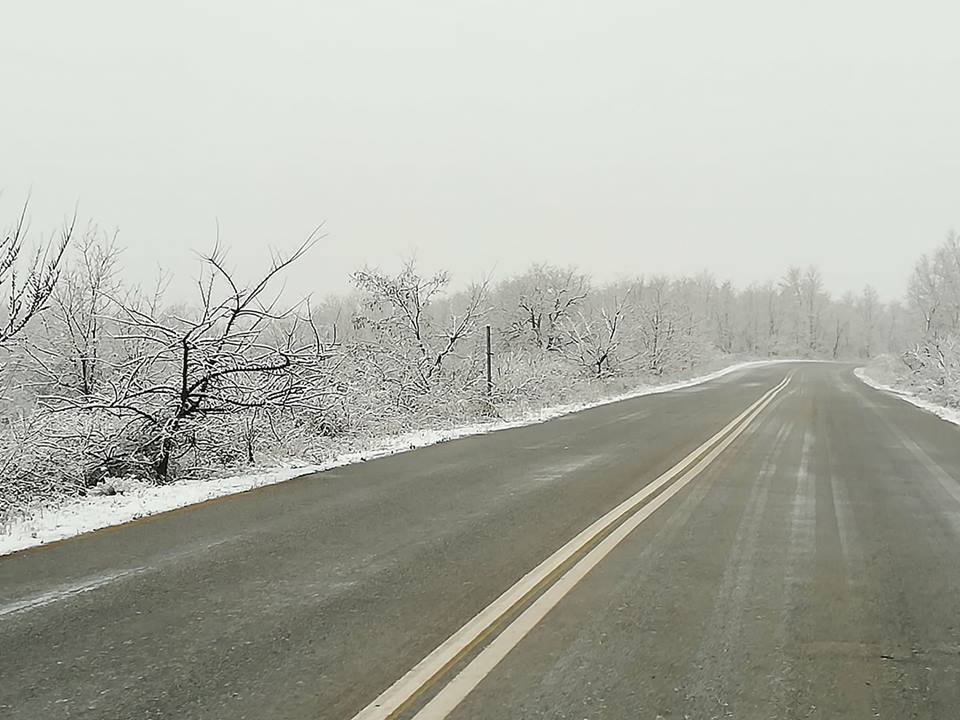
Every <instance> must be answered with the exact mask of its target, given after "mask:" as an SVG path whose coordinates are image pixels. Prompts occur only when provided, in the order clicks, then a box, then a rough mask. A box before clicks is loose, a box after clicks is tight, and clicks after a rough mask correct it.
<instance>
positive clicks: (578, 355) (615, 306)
mask: <svg viewBox="0 0 960 720" xmlns="http://www.w3.org/2000/svg"><path fill="white" fill-rule="evenodd" d="M631 300H632V288H627V289H625V290H624V291H622V292H614V293H613V296H612V297H611V298H609V300H608V301H607V302H601V303H600V304H599V307H596V308H593V309H592V311H590V310H581V311H579V312H578V315H577V318H576V319H573V318H570V319H568V320H567V322H566V323H565V328H564V332H565V335H566V339H567V341H566V342H565V343H564V351H563V352H564V356H565V357H568V358H570V359H571V360H572V361H573V362H574V363H575V364H577V365H578V366H580V367H581V368H583V369H584V370H586V371H587V372H588V373H589V374H590V375H592V376H593V377H595V378H597V379H600V378H603V377H607V376H609V375H612V374H614V373H615V372H616V370H617V367H618V363H621V362H628V361H629V360H632V359H633V358H635V357H637V356H638V355H639V354H640V352H639V351H634V352H630V353H627V354H625V355H622V356H621V354H620V352H619V351H620V350H621V347H622V341H623V334H624V325H625V324H626V322H627V321H628V317H627V316H628V314H629V313H630V311H631V310H632V306H631V304H630V301H631Z"/></svg>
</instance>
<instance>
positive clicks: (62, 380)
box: [24, 226, 120, 397]
mask: <svg viewBox="0 0 960 720" xmlns="http://www.w3.org/2000/svg"><path fill="white" fill-rule="evenodd" d="M119 256H120V251H119V249H118V247H117V243H116V234H114V235H112V236H111V235H107V234H103V233H100V232H99V231H98V230H97V228H96V227H94V226H91V227H90V228H88V229H87V231H86V233H84V235H83V237H82V238H80V240H79V242H78V243H77V244H76V255H75V259H73V258H71V262H69V263H68V264H67V265H66V267H65V268H64V271H63V273H62V276H61V278H60V281H59V282H58V283H57V286H56V287H55V289H54V291H53V294H52V295H51V300H50V303H51V311H50V312H49V313H47V314H45V315H44V316H43V318H42V320H43V333H42V335H41V336H40V337H38V338H36V339H33V340H31V341H30V342H28V343H26V344H25V345H24V347H25V350H26V352H27V353H28V354H29V355H30V357H31V358H32V360H33V363H34V368H35V371H36V374H37V375H38V376H39V379H40V381H41V382H42V383H43V384H44V385H45V386H46V387H49V388H59V390H60V391H62V392H73V393H76V394H78V395H80V396H84V397H85V396H90V395H92V394H94V392H96V390H97V389H98V388H99V386H100V384H101V383H102V382H103V381H104V376H105V371H106V362H105V359H104V358H103V357H102V354H103V352H104V350H105V344H107V343H108V342H109V338H108V337H107V325H108V324H109V323H110V322H111V321H112V320H113V318H112V317H110V314H109V313H110V311H112V310H115V301H114V298H116V297H117V296H118V295H119V292H120V279H119V275H118V259H119Z"/></svg>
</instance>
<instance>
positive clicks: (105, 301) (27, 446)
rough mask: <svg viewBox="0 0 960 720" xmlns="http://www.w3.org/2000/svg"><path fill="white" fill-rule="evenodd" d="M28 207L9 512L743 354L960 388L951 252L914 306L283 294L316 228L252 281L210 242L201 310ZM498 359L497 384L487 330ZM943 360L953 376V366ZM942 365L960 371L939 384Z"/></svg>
mask: <svg viewBox="0 0 960 720" xmlns="http://www.w3.org/2000/svg"><path fill="white" fill-rule="evenodd" d="M26 218H27V208H26V206H25V207H24V208H23V210H22V211H21V212H20V213H19V214H18V215H17V217H16V218H15V219H14V222H13V223H12V224H11V226H10V230H9V231H8V232H6V233H4V236H3V237H4V239H3V244H2V245H0V294H2V298H3V303H4V308H5V317H4V319H3V323H2V328H0V349H2V363H3V365H2V370H3V378H4V386H3V387H4V393H3V402H2V413H0V421H2V427H0V432H2V436H0V463H2V468H0V469H2V472H3V474H2V476H0V477H2V480H0V483H2V492H0V518H2V517H3V516H4V515H9V514H10V513H11V512H14V511H16V510H17V509H20V508H23V507H24V506H25V505H27V504H29V503H31V502H36V501H38V500H45V499H49V498H51V497H59V496H63V495H66V496H70V495H76V494H78V493H83V492H85V491H86V489H88V488H91V487H93V486H95V485H96V484H97V483H99V482H101V481H102V480H104V479H105V478H108V477H122V476H127V475H133V476H137V477H144V478H151V479H153V480H154V481H156V482H167V481H169V480H171V479H174V478H178V477H191V476H207V475H210V474H211V473H216V472H220V471H222V470H224V469H229V468H235V467H240V466H243V465H249V464H254V463H262V462H267V461H271V460H277V459H284V458H297V459H300V460H305V461H309V460H314V459H318V458H322V457H323V456H324V455H325V454H326V453H329V452H331V448H334V449H335V448H338V447H342V444H343V442H347V441H350V440H353V441H356V440H358V439H363V438H370V437H377V436H382V435H389V434H396V433H402V432H404V431H410V430H417V429H423V428H429V427H436V426H440V425H445V424H452V423H457V422H464V421H468V420H473V419H480V418H485V417H490V416H496V415H511V414H516V413H519V412H522V411H523V410H526V409H532V408H537V407H542V406H543V405H546V404H556V403H558V402H563V401H566V400H575V399H578V398H581V397H584V396H587V395H591V396H597V395H598V394H603V393H604V392H609V391H613V390H616V389H627V388H629V387H630V386H634V385H637V384H640V383H644V382H659V381H662V380H664V379H666V378H673V377H678V376H681V375H683V374H691V373H693V372H695V371H697V369H698V368H705V367H708V366H718V365H719V364H722V363H723V362H724V361H725V360H729V359H730V358H734V357H744V358H747V357H756V358H766V357H802V358H824V359H838V360H839V359H857V360H869V359H871V358H873V357H875V356H876V355H878V354H881V353H887V352H894V353H897V354H898V355H900V356H902V358H903V359H904V365H905V367H907V368H909V369H910V371H911V372H913V371H914V370H916V372H918V373H923V374H924V375H925V376H926V375H930V376H933V375H934V374H935V373H934V369H935V368H937V367H939V368H941V369H943V373H942V374H943V377H942V381H943V382H955V381H956V379H957V376H956V375H955V374H954V375H950V373H951V372H952V373H955V372H956V361H955V357H956V352H955V350H956V337H957V333H958V328H960V248H958V240H957V238H956V236H953V235H951V236H950V237H949V238H948V239H947V240H946V242H945V243H944V244H943V246H942V247H941V248H940V249H939V250H938V251H937V253H935V254H934V255H933V256H931V257H929V258H922V259H921V260H920V261H919V262H918V264H917V267H916V269H915V272H914V274H913V279H912V281H911V284H910V291H909V293H908V298H906V302H903V303H901V302H888V303H884V302H882V301H881V300H880V298H879V296H878V294H877V293H876V291H875V290H874V289H873V288H871V287H870V286H866V287H864V288H863V289H862V290H861V291H860V292H858V293H856V294H853V293H848V294H845V295H843V296H841V297H834V296H832V295H831V294H830V293H829V292H828V291H827V290H826V289H825V288H824V284H823V279H822V277H821V275H820V272H819V271H818V269H817V268H815V267H808V268H806V269H802V268H799V267H790V268H788V269H787V270H786V272H785V273H784V274H783V275H782V276H781V277H780V278H778V279H776V280H771V281H769V282H767V283H763V284H755V285H750V286H748V287H745V288H737V287H735V286H734V285H733V284H732V283H730V282H726V281H719V280H717V279H715V278H714V277H713V276H711V275H710V274H707V273H703V274H700V275H696V276H692V277H679V278H670V277H666V276H663V275H656V274H654V275H646V274H641V273H638V274H636V275H635V276H632V277H625V278H623V279H619V280H617V281H614V282H607V283H598V282H596V281H594V280H593V279H592V278H591V277H590V276H589V274H588V273H585V272H583V271H581V270H578V269H576V268H570V267H561V266H558V265H555V264H552V263H550V262H549V261H545V262H543V263H538V264H534V265H532V266H531V267H529V268H528V269H527V270H525V271H524V272H521V273H518V274H516V275H513V276H510V277H505V278H493V277H487V278H484V279H482V280H481V281H479V282H476V283H473V284H471V285H470V286H468V287H466V288H464V289H460V290H456V291H454V290H452V289H451V285H450V283H451V278H450V276H449V274H448V273H446V272H435V273H431V272H425V271H424V270H423V269H422V268H421V266H420V265H419V264H418V263H417V262H416V261H414V260H409V261H407V262H405V263H404V264H403V265H402V267H400V268H399V269H398V270H396V271H393V272H387V271H384V270H381V269H378V268H369V267H368V268H361V269H358V270H357V271H356V272H355V273H354V274H353V275H352V276H351V278H350V279H351V283H352V288H353V289H352V291H351V292H349V293H346V294H343V295H341V296H326V297H323V298H320V299H319V300H316V299H311V298H307V297H304V298H291V297H288V296H287V293H286V292H285V291H284V288H283V284H282V279H283V278H282V276H283V274H284V272H285V271H286V270H287V269H288V268H289V267H290V266H291V265H293V264H295V263H303V262H315V261H316V260H317V259H318V257H319V256H320V255H322V252H323V247H322V244H321V242H320V240H321V236H320V234H319V233H314V234H312V235H311V236H309V237H308V238H307V239H306V240H305V241H304V242H302V243H300V244H298V245H296V246H295V247H294V248H293V249H292V250H291V251H290V252H288V253H286V254H278V253H275V254H272V255H270V256H269V258H268V259H267V264H266V266H265V270H264V271H263V272H261V273H260V274H259V276H256V277H253V278H251V279H248V280H243V279H241V278H238V277H237V276H236V274H235V273H234V272H233V271H232V270H231V268H230V264H229V256H228V253H227V252H226V249H225V248H224V247H223V246H221V245H219V244H217V245H214V247H213V248H212V249H211V250H210V251H209V252H208V253H206V254H203V255H201V256H200V257H199V261H198V262H199V267H198V268H197V277H198V280H197V282H196V285H195V287H194V292H193V295H192V297H190V298H170V297H168V296H167V293H166V283H165V282H164V280H163V278H161V279H160V280H159V282H158V283H157V284H156V285H155V286H154V287H151V288H142V287H135V286H131V285H129V284H128V283H126V282H125V281H124V278H123V268H122V259H123V254H122V251H121V249H120V246H119V244H118V239H117V237H116V235H115V234H109V233H105V232H102V231H101V230H100V229H98V228H97V227H96V226H89V227H87V228H85V229H82V230H81V229H78V227H77V223H76V220H75V218H74V219H71V220H70V221H68V222H67V223H65V224H64V226H63V228H62V229H61V230H60V231H59V232H58V233H57V234H56V236H55V237H54V238H53V239H52V240H51V241H49V242H47V243H40V244H38V245H37V248H38V249H34V250H32V251H28V249H27V248H28V245H27V243H26V235H27V234H28V233H27V232H26V230H27V223H26ZM484 325H490V326H491V329H492V335H493V346H494V361H493V366H494V378H493V380H494V382H493V390H492V393H489V394H488V393H487V388H486V383H485V377H484V374H485V357H484V351H485V347H484V342H483V332H482V330H483V326H484ZM951 363H953V364H952V365H951ZM947 368H949V370H947Z"/></svg>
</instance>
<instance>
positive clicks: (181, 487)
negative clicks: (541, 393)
mask: <svg viewBox="0 0 960 720" xmlns="http://www.w3.org/2000/svg"><path fill="white" fill-rule="evenodd" d="M782 362H791V361H789V360H759V361H751V362H741V363H737V364H735V365H730V366H727V367H725V368H723V369H721V370H717V371H715V372H712V373H709V374H706V375H700V376H698V377H694V378H690V379H687V380H682V381H679V382H673V383H669V384H664V385H653V386H641V387H638V388H635V389H633V390H631V391H629V392H626V393H621V394H619V395H614V396H610V397H605V398H602V399H599V400H594V401H590V402H575V403H568V404H566V405H557V406H554V407H548V408H543V409H540V410H537V411H534V412H530V413H527V414H524V415H523V416H521V417H518V418H513V419H510V420H501V421H491V422H483V423H474V424H470V425H462V426H459V427H454V428H448V429H441V430H422V431H418V432H413V433H406V434H403V435H396V436H393V437H389V438H374V439H372V440H371V442H370V446H369V448H368V449H365V450H363V451H359V452H351V453H346V454H342V455H339V456H337V457H335V458H333V459H331V460H329V461H327V462H324V463H321V464H318V465H306V464H304V465H288V466H284V467H275V468H270V469H267V470H262V471H259V472H253V473H249V474H244V475H238V476H235V477H228V478H218V479H210V480H182V481H177V482H173V483H170V484H169V485H159V486H158V485H153V484H150V483H148V482H145V481H139V480H132V479H125V480H119V481H116V482H114V483H113V488H114V489H115V490H116V494H113V495H91V496H88V497H85V498H82V499H77V500H72V501H70V502H67V503H65V504H62V505H59V506H56V507H46V508H43V507H41V508H36V509H34V510H33V511H31V512H28V513H27V514H26V515H25V516H23V517H21V518H19V519H16V520H14V521H13V522H11V523H9V524H8V525H7V526H6V527H3V528H0V555H5V554H8V553H12V552H16V551H17V550H22V549H24V548H28V547H33V546H36V545H42V544H44V543H49V542H53V541H56V540H62V539H64V538H69V537H73V536H75V535H79V534H82V533H86V532H90V531H92V530H97V529H100V528H104V527H108V526H111V525H119V524H121V523H125V522H129V521H131V520H135V519H137V518H141V517H145V516H147V515H155V514H157V513H162V512H166V511H168V510H175V509H176V508H181V507H185V506H187V505H193V504H196V503H200V502H204V501H206V500H211V499H213V498H217V497H222V496H224V495H232V494H235V493H241V492H244V491H246V490H251V489H253V488H256V487H261V486H263V485H271V484H274V483H279V482H283V481H285V480H291V479H293V478H296V477H301V476H304V475H310V474H313V473H317V472H321V471H323V470H330V469H332V468H336V467H342V466H344V465H350V464H352V463H358V462H364V461H367V460H372V459H374V458H378V457H385V456H387V455H394V454H396V453H401V452H405V451H408V450H414V449H416V448H420V447H425V446H428V445H434V444H436V443H439V442H444V441H446V440H455V439H457V438H462V437H466V436H468V435H479V434H481V433H488V432H493V431H496V430H506V429H508V428H514V427H520V426H523V425H532V424H535V423H541V422H546V421H547V420H551V419H553V418H556V417H559V416H561V415H567V414H569V413H572V412H577V411H579V410H586V409H588V408H591V407H597V406H600V405H606V404H609V403H613V402H618V401H620V400H628V399H631V398H636V397H641V396H643V395H653V394H657V393H665V392H670V391H672V390H680V389H682V388H687V387H692V386H694V385H700V384H702V383H705V382H709V381H711V380H716V379H717V378H720V377H723V376H724V375H728V374H730V373H732V372H736V371H738V370H744V369H746V368H750V367H759V366H763V365H771V364H776V363H782Z"/></svg>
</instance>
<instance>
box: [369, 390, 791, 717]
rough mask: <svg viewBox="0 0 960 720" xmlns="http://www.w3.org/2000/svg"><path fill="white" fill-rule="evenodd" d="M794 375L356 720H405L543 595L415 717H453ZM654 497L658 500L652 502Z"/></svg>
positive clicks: (572, 543)
mask: <svg viewBox="0 0 960 720" xmlns="http://www.w3.org/2000/svg"><path fill="white" fill-rule="evenodd" d="M791 377H792V374H791V375H788V376H787V377H785V378H784V379H783V380H782V381H781V382H780V383H779V384H778V385H777V386H776V387H774V388H772V389H771V390H769V391H767V392H766V393H764V395H763V396H762V397H761V398H760V399H759V400H757V401H756V402H754V403H753V404H752V405H750V407H748V408H747V409H746V410H744V411H743V412H742V413H740V414H739V415H737V417H735V418H734V419H733V420H731V421H730V422H729V423H727V425H725V426H724V427H723V428H722V429H721V430H720V431H719V432H717V433H716V434H715V435H713V436H712V437H711V438H710V439H708V440H707V441H706V442H704V443H703V444H702V445H700V446H699V447H698V448H697V449H696V450H694V451H693V452H691V453H690V454H689V455H687V456H686V457H685V458H683V460H681V461H680V462H678V463H677V464H676V465H674V466H673V467H671V468H670V469H669V470H667V471H666V472H665V473H663V474H662V475H660V477H658V478H657V479H656V480H654V481H653V482H651V483H649V484H648V485H646V486H645V487H644V488H643V489H642V490H640V491H639V492H637V493H636V494H634V495H632V496H631V497H629V498H628V499H627V500H625V501H623V502H622V503H620V504H619V505H617V506H616V507H615V508H613V509H612V510H610V511H609V512H608V513H606V514H605V515H604V516H603V517H601V518H599V519H598V520H596V521H595V522H594V523H592V524H591V525H590V526H589V527H587V528H586V529H585V530H583V531H582V532H580V533H579V534H578V535H577V536H576V537H574V538H573V539H571V540H569V541H568V542H567V543H566V544H565V545H564V546H563V547H561V548H560V549H559V550H557V551H556V552H554V553H553V554H552V555H551V556H550V557H548V558H547V559H546V560H544V561H543V562H542V563H540V564H539V565H538V566H537V567H535V568H534V569H533V570H531V571H530V572H529V573H527V574H526V575H524V576H523V577H522V578H520V580H519V581H517V583H516V584H514V585H513V586H512V587H510V588H509V589H508V590H507V591H506V592H504V593H503V594H502V595H501V596H500V597H498V598H497V599H496V600H494V601H493V602H492V603H490V604H489V605H488V606H487V607H485V608H484V609H483V610H481V611H480V612H479V613H477V614H476V615H475V616H474V617H473V618H472V619H470V620H469V621H468V622H467V623H466V624H465V625H464V626H463V627H461V628H460V629H459V630H457V632H455V633H454V634H453V635H451V636H450V637H449V638H447V639H446V640H445V641H444V642H443V643H441V644H440V645H439V646H438V647H437V648H436V649H435V650H434V651H433V652H431V653H430V654H429V655H427V656H426V657H425V658H424V659H423V660H421V661H420V662H419V663H417V664H416V666H414V667H413V668H412V669H411V670H410V671H409V672H408V673H407V674H406V675H404V676H403V677H402V678H400V679H399V680H397V681H396V682H395V683H394V684H393V685H391V686H390V687H389V688H387V689H386V690H384V691H383V692H382V693H381V694H380V695H379V697H377V699H376V700H374V701H373V702H372V703H370V704H369V705H367V707H365V708H364V709H363V710H361V711H360V712H359V713H357V714H356V715H355V716H354V718H353V720H393V718H396V717H398V716H399V715H400V714H401V713H402V712H403V711H404V710H406V709H407V708H409V707H410V706H411V705H412V704H413V703H414V702H415V701H416V700H417V699H418V698H419V697H421V696H422V695H423V694H424V693H425V692H427V691H428V690H430V689H431V688H433V687H434V686H435V685H436V684H437V683H438V682H439V681H440V680H441V679H442V678H443V677H444V676H445V675H446V673H447V672H448V671H449V670H450V669H451V668H452V667H453V666H454V665H456V664H457V663H458V662H459V661H460V660H462V659H463V658H464V656H466V655H467V654H469V653H470V652H471V651H473V650H475V649H476V648H477V647H478V646H479V645H480V644H481V643H482V642H483V641H484V640H485V639H486V638H488V637H489V636H490V635H492V634H493V633H494V632H495V631H496V630H497V629H498V628H500V627H501V626H502V625H503V624H504V623H505V622H506V621H507V620H508V619H509V618H510V617H511V616H512V615H514V614H515V613H516V612H517V611H518V610H519V609H520V608H522V607H523V606H524V605H526V604H527V603H528V602H530V601H531V600H532V599H533V598H536V599H535V600H533V602H530V604H529V606H527V607H526V608H525V609H524V610H523V612H520V613H519V615H517V616H516V618H515V619H513V621H512V622H510V624H509V625H507V627H506V628H505V629H504V630H503V631H502V632H501V633H500V634H499V635H497V636H496V637H495V638H494V639H493V640H492V641H491V642H490V643H489V644H488V645H487V646H486V647H485V648H483V650H482V651H481V652H479V653H478V654H477V656H476V657H474V658H473V659H472V660H471V661H470V662H469V663H468V664H467V665H466V666H465V667H463V668H462V669H461V670H460V671H459V672H458V673H457V675H456V676H454V677H453V678H452V679H451V680H450V681H449V682H448V683H447V684H446V685H445V686H444V687H443V688H442V689H441V690H440V691H439V692H438V693H437V694H436V695H435V696H434V697H433V698H432V699H431V700H430V701H429V702H428V703H427V704H426V705H424V706H423V708H421V710H420V711H419V712H418V713H417V714H416V715H415V716H414V718H415V720H441V719H442V718H445V717H446V716H447V715H448V714H449V713H450V712H451V711H452V710H453V709H454V708H455V707H456V706H457V705H458V704H459V703H460V702H461V701H462V700H463V699H464V698H465V697H466V696H467V694H469V693H470V692H471V691H472V690H473V689H474V688H475V687H476V686H477V685H478V684H479V683H480V681H481V680H482V679H483V678H484V677H485V676H486V675H487V674H488V673H489V672H490V670H492V669H493V668H494V667H495V666H496V665H497V663H499V662H500V660H502V659H503V658H504V657H505V656H506V654H507V653H508V652H509V651H510V650H511V649H512V648H513V647H514V646H515V645H516V644H517V643H518V642H520V640H521V639H523V637H524V636H525V635H526V634H527V633H528V632H529V631H530V630H531V629H533V627H534V626H536V624H537V623H538V622H540V620H542V619H543V617H544V616H545V615H546V614H547V613H548V612H549V611H550V610H551V609H552V608H553V607H554V606H555V605H556V604H557V603H558V602H560V600H561V598H563V596H564V595H566V594H567V593H568V592H570V590H572V589H573V587H574V586H575V585H576V584H577V583H578V582H579V581H580V580H581V579H582V578H583V577H584V576H585V575H586V574H587V573H588V572H590V570H591V569H593V567H594V566H596V565H597V563H599V562H600V561H601V560H602V559H603V558H604V557H605V556H606V555H607V554H608V553H609V552H610V551H611V550H613V548H615V547H616V546H617V545H618V544H619V543H620V542H622V541H623V539H624V538H626V537H627V536H628V535H629V534H630V533H631V532H632V531H633V530H634V529H635V528H636V527H637V526H638V525H640V523H642V522H643V521H644V520H646V519H647V518H648V517H650V515H652V514H653V513H654V512H655V511H656V510H657V509H659V508H660V507H661V506H663V504H664V503H666V502H667V500H669V499H670V498H671V497H673V496H674V495H676V494H677V493H678V492H680V490H681V489H683V487H684V486H686V485H687V484H688V483H689V482H690V481H691V480H693V479H694V478H695V477H696V476H697V475H699V474H700V473H701V472H703V470H704V469H705V468H706V467H707V466H708V465H710V463H712V462H713V461H714V460H715V459H716V458H717V456H718V455H720V453H722V452H723V451H724V450H726V448H727V447H729V446H730V444H731V443H733V441H734V440H736V439H737V438H738V437H739V436H740V435H741V434H743V433H744V432H745V431H746V429H747V427H748V426H749V425H750V423H752V422H753V420H754V419H755V418H756V417H757V416H758V415H759V414H760V413H761V412H763V410H764V409H765V408H766V407H767V406H768V405H769V404H770V403H771V402H773V400H774V399H775V398H776V397H777V395H778V394H780V392H782V391H783V389H784V388H786V387H787V385H788V384H789V383H790V379H791ZM653 496H655V497H653ZM651 497H653V499H652V500H650V501H649V502H647V501H648V500H649V499H650V498H651Z"/></svg>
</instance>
